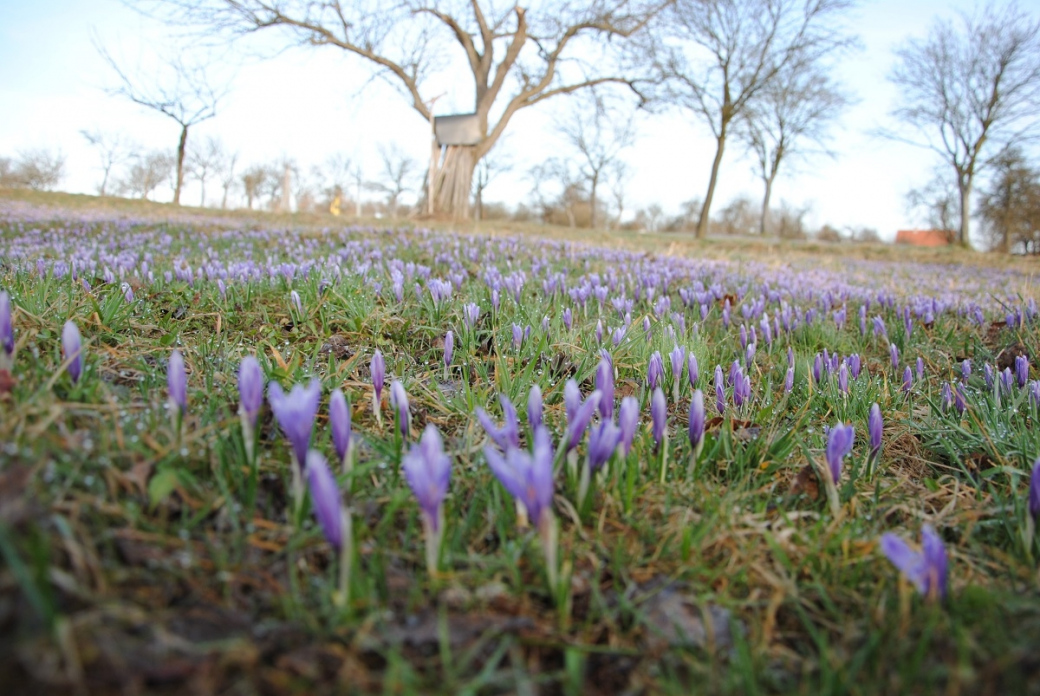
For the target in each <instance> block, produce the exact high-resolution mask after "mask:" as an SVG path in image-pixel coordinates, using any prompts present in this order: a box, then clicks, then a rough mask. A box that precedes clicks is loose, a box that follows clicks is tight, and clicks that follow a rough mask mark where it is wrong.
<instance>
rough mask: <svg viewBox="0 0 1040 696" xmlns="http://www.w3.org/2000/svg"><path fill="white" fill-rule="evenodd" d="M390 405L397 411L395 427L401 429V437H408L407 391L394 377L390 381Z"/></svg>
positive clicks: (409, 421)
mask: <svg viewBox="0 0 1040 696" xmlns="http://www.w3.org/2000/svg"><path fill="white" fill-rule="evenodd" d="M390 405H391V406H392V407H393V408H394V410H395V411H396V412H397V427H398V428H400V430H401V437H404V438H407V437H408V430H409V428H410V426H411V417H410V415H409V412H408V392H406V391H405V390H404V385H403V384H401V381H400V380H397V379H395V380H394V381H392V382H391V383H390Z"/></svg>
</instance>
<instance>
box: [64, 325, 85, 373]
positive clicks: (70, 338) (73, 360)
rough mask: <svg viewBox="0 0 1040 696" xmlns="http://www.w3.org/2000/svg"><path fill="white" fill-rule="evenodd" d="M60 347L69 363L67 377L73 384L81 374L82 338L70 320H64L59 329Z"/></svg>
mask: <svg viewBox="0 0 1040 696" xmlns="http://www.w3.org/2000/svg"><path fill="white" fill-rule="evenodd" d="M61 348H62V351H63V352H64V354H65V360H67V361H68V363H69V366H68V371H69V377H71V378H72V382H73V384H75V383H76V382H79V378H80V375H82V374H83V339H82V338H80V335H79V328H78V327H77V326H76V325H75V324H74V323H73V322H71V321H67V322H65V327H64V328H63V329H62V331H61Z"/></svg>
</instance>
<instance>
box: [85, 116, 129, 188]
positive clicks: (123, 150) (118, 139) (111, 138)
mask: <svg viewBox="0 0 1040 696" xmlns="http://www.w3.org/2000/svg"><path fill="white" fill-rule="evenodd" d="M80 135H82V136H83V137H84V138H86V140H87V142H88V143H90V144H91V145H93V146H94V147H95V148H96V149H97V151H98V155H99V156H100V157H101V185H100V186H98V195H100V196H105V195H106V194H107V192H108V180H109V178H110V177H111V176H112V171H113V170H114V169H115V168H116V167H118V166H120V165H121V164H123V163H124V162H126V161H127V159H129V157H130V148H131V146H130V142H129V141H128V140H127V138H126V136H125V135H123V134H122V133H119V132H114V133H113V132H108V131H102V130H101V129H100V128H94V129H92V130H89V131H88V130H81V131H80Z"/></svg>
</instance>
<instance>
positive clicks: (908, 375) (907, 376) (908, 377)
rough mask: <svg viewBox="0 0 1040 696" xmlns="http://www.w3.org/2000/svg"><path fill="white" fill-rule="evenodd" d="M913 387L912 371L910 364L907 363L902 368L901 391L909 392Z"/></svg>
mask: <svg viewBox="0 0 1040 696" xmlns="http://www.w3.org/2000/svg"><path fill="white" fill-rule="evenodd" d="M913 387H914V373H913V372H911V371H910V366H909V365H907V366H906V368H905V369H904V370H903V391H904V392H905V393H909V392H910V390H911V389H913Z"/></svg>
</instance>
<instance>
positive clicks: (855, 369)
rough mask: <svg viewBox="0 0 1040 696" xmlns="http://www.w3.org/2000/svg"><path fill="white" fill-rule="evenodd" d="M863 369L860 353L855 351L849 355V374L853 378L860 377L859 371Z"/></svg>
mask: <svg viewBox="0 0 1040 696" xmlns="http://www.w3.org/2000/svg"><path fill="white" fill-rule="evenodd" d="M862 369H863V363H862V361H861V360H860V357H859V354H858V353H853V354H852V355H850V356H849V376H850V377H852V379H859V373H860V371H861V370H862Z"/></svg>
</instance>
